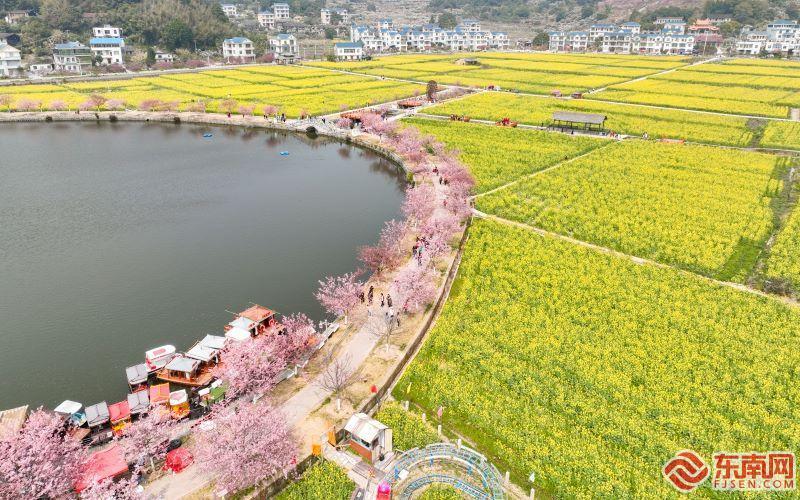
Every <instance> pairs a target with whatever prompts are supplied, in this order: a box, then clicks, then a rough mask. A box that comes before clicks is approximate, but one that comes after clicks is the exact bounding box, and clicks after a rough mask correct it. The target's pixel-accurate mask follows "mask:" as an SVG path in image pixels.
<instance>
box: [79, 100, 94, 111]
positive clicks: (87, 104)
mask: <svg viewBox="0 0 800 500" xmlns="http://www.w3.org/2000/svg"><path fill="white" fill-rule="evenodd" d="M92 107H93V106H92V103H91V102H90V101H83V102H81V103H79V104H78V109H79V110H80V111H89V110H90V109H92Z"/></svg>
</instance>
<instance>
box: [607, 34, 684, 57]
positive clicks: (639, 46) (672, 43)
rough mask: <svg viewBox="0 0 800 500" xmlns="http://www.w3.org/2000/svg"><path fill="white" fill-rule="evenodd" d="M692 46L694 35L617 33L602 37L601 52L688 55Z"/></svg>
mask: <svg viewBox="0 0 800 500" xmlns="http://www.w3.org/2000/svg"><path fill="white" fill-rule="evenodd" d="M694 44H695V37H694V35H682V34H678V33H670V32H666V33H631V32H627V31H618V32H616V33H610V34H608V35H606V36H604V37H603V42H602V45H601V50H602V51H603V52H606V53H613V54H647V55H659V54H669V55H688V54H691V53H692V52H693V51H694Z"/></svg>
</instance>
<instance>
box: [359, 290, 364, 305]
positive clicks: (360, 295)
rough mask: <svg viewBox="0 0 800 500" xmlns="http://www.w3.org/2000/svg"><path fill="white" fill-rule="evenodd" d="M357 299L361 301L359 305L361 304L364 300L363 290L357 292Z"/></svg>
mask: <svg viewBox="0 0 800 500" xmlns="http://www.w3.org/2000/svg"><path fill="white" fill-rule="evenodd" d="M358 298H359V300H361V303H362V304H363V303H364V300H365V299H364V290H361V291H360V292H358Z"/></svg>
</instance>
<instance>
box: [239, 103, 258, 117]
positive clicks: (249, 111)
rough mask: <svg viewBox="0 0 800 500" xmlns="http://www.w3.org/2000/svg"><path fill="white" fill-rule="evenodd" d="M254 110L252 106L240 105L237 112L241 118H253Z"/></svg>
mask: <svg viewBox="0 0 800 500" xmlns="http://www.w3.org/2000/svg"><path fill="white" fill-rule="evenodd" d="M255 109H256V107H255V106H253V105H252V104H240V105H239V107H238V108H237V111H238V112H239V114H240V115H242V116H253V111H254V110H255Z"/></svg>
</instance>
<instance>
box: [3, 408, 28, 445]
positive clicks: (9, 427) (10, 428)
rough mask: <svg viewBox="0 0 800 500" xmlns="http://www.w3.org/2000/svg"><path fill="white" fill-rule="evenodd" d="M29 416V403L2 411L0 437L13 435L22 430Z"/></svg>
mask: <svg viewBox="0 0 800 500" xmlns="http://www.w3.org/2000/svg"><path fill="white" fill-rule="evenodd" d="M27 418H28V406H27V405H25V406H18V407H17V408H11V409H10V410H3V411H0V439H5V438H8V437H11V436H13V435H14V434H16V433H17V432H19V431H20V430H22V426H23V425H25V420H26V419H27Z"/></svg>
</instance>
